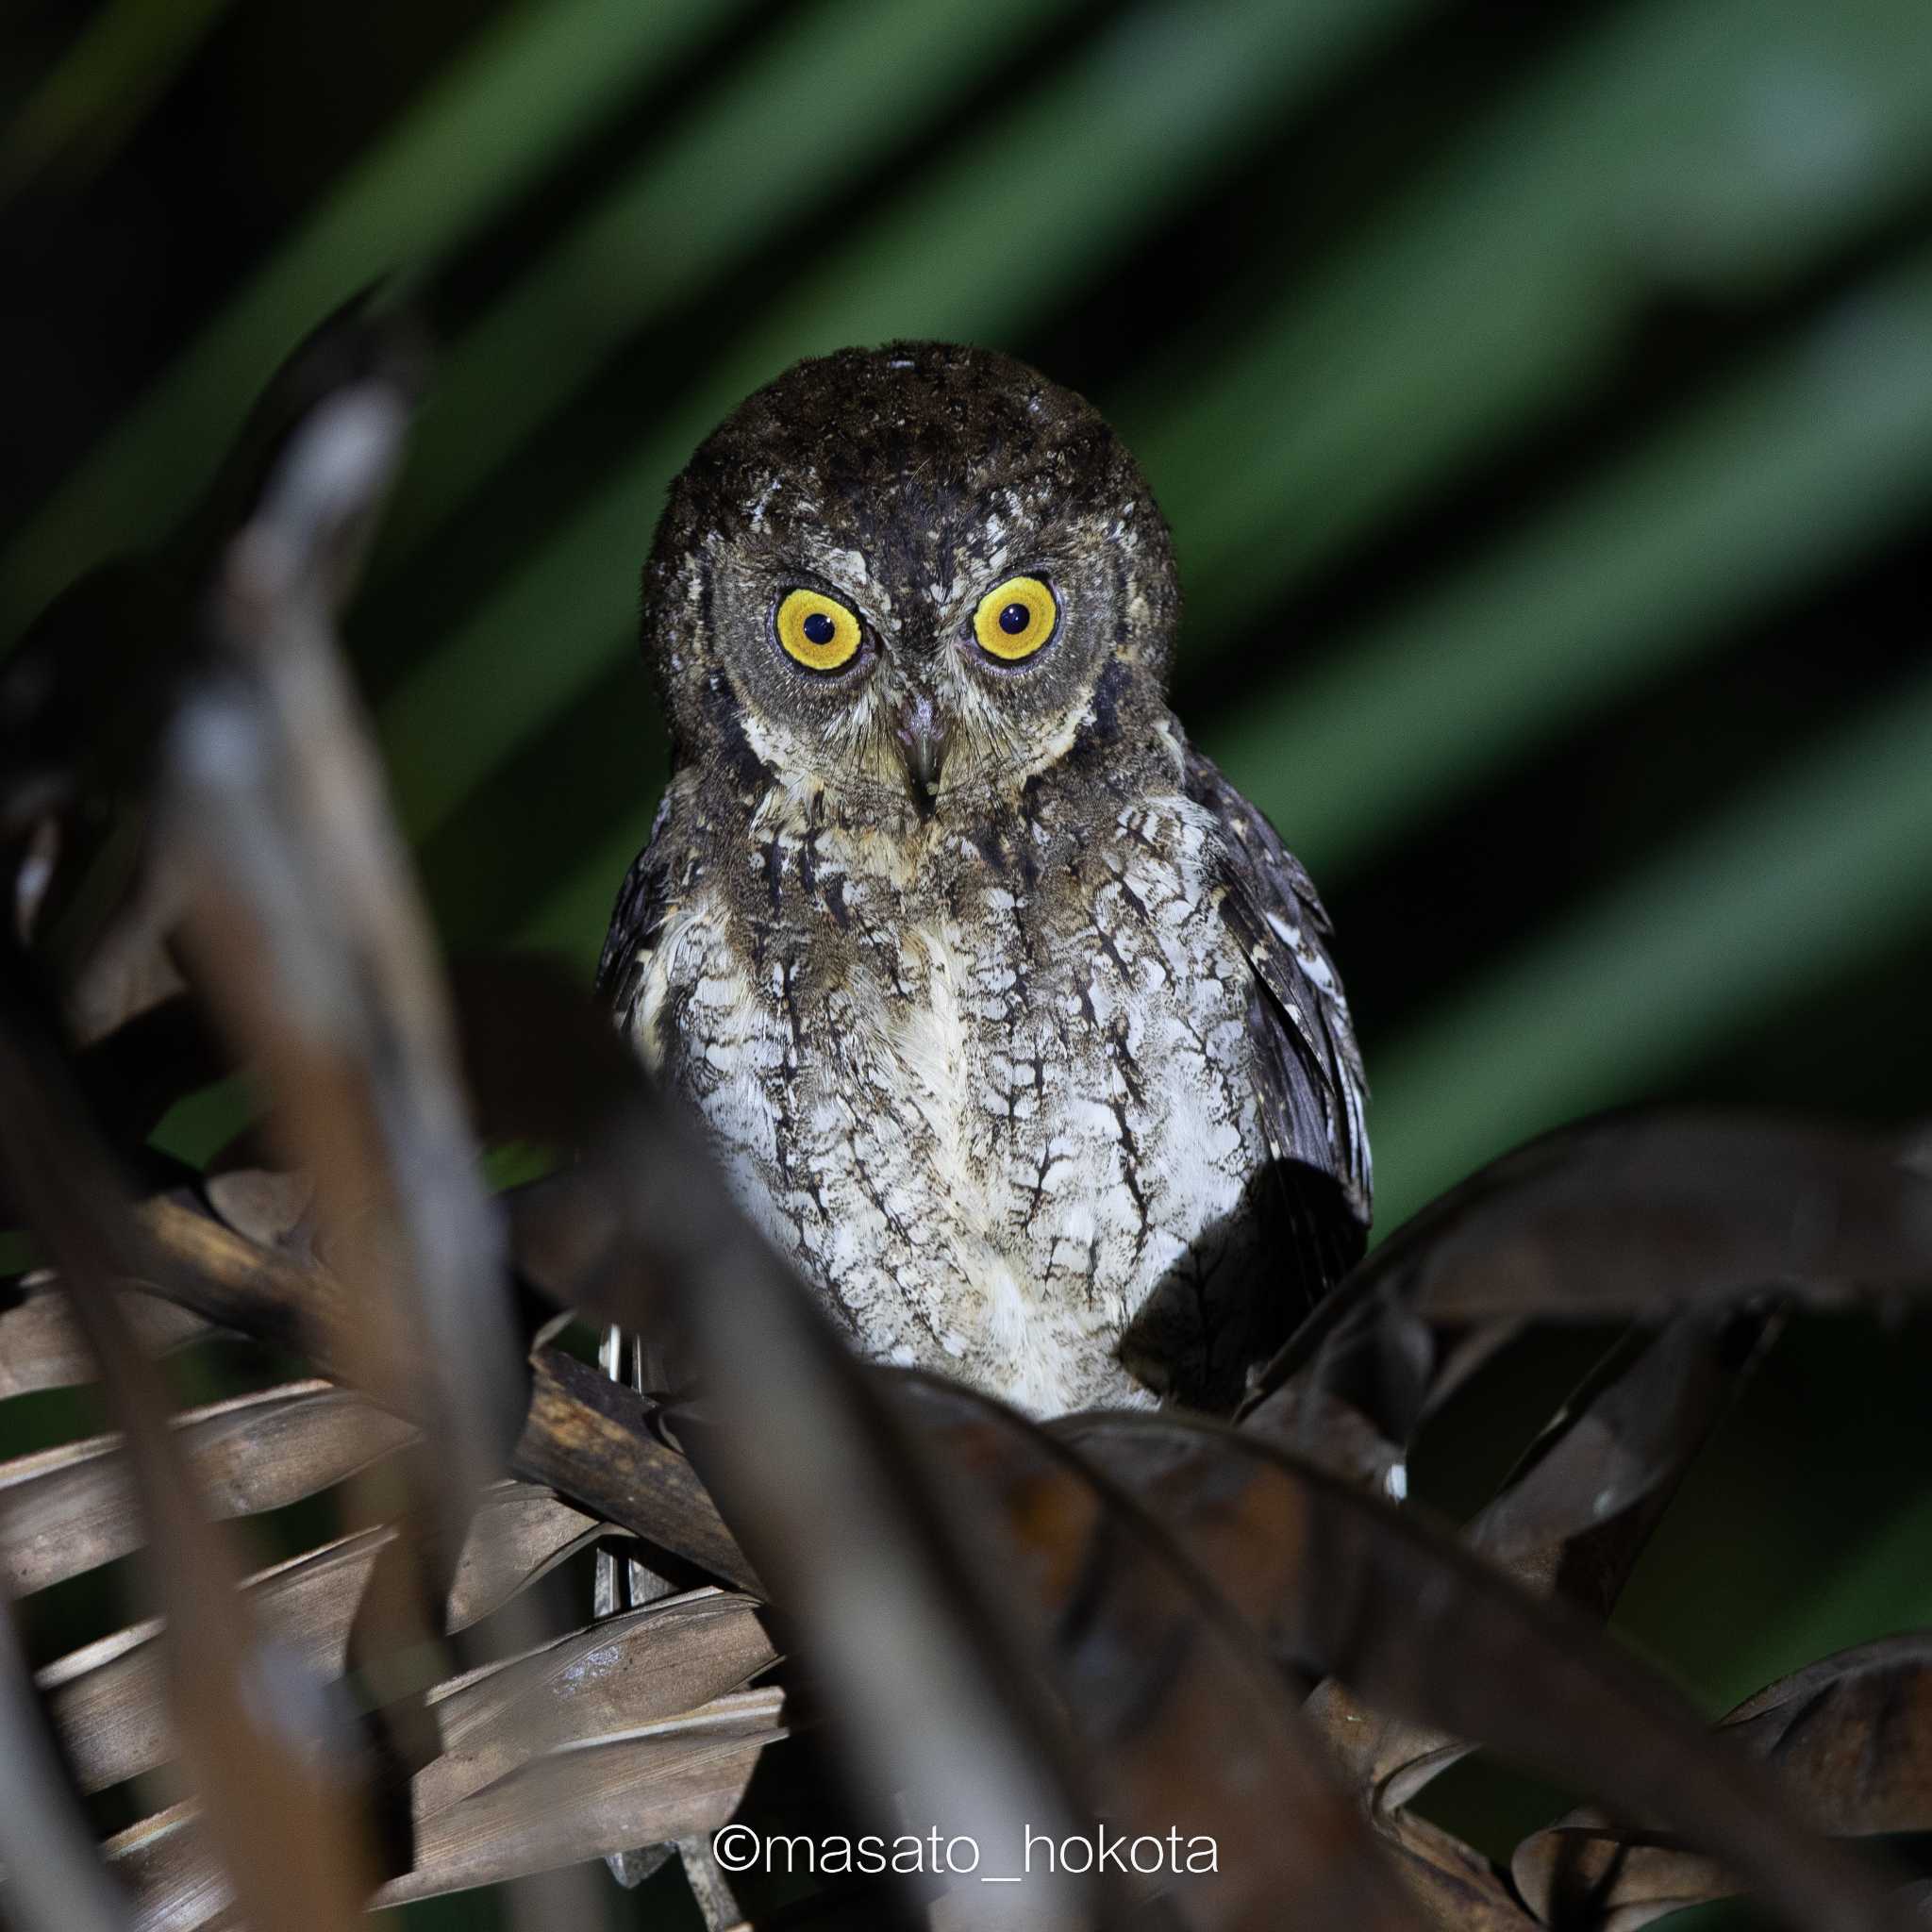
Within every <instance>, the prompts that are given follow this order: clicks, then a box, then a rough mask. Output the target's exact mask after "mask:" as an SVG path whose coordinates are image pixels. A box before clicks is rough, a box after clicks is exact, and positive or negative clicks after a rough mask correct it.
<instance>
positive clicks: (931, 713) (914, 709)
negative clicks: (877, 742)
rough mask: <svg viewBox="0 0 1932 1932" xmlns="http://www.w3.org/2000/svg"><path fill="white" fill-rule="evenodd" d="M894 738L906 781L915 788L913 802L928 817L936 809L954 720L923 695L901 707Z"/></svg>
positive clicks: (921, 813)
mask: <svg viewBox="0 0 1932 1932" xmlns="http://www.w3.org/2000/svg"><path fill="white" fill-rule="evenodd" d="M892 736H893V738H894V739H895V740H896V741H897V742H898V746H899V756H900V758H902V759H903V760H904V761H905V765H906V782H907V784H908V786H909V787H910V788H911V791H912V802H913V804H914V805H916V806H917V807H918V808H919V811H920V815H921V816H922V817H924V816H925V815H926V814H927V813H929V812H930V811H931V810H932V807H933V794H934V793H935V792H936V791H938V790H939V782H940V773H941V770H943V769H944V766H945V762H946V750H947V747H948V746H949V745H951V743H952V741H953V721H952V720H951V719H950V718H948V717H947V716H946V715H945V714H944V712H942V711H941V710H940V709H939V708H938V707H937V706H936V705H935V704H934V703H933V701H932V699H931V698H930V697H927V696H925V695H924V694H923V693H922V694H921V695H920V696H918V697H909V698H908V699H907V700H906V702H905V703H904V704H903V705H901V706H900V708H899V722H898V724H896V725H895V726H894V727H893V731H892Z"/></svg>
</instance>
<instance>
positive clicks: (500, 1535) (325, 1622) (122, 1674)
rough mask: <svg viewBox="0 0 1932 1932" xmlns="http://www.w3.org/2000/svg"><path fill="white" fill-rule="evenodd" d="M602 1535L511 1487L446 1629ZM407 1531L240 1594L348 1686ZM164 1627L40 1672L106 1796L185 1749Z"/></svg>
mask: <svg viewBox="0 0 1932 1932" xmlns="http://www.w3.org/2000/svg"><path fill="white" fill-rule="evenodd" d="M602 1533H603V1525H601V1524H598V1523H597V1522H595V1521H594V1520H593V1519H591V1518H590V1517H586V1516H584V1515H583V1514H582V1513H581V1512H579V1511H577V1510H575V1509H573V1508H571V1507H569V1506H568V1505H567V1504H564V1503H561V1502H559V1501H558V1499H557V1498H556V1497H555V1496H553V1495H551V1494H550V1492H549V1491H544V1490H540V1489H534V1488H532V1487H530V1486H528V1485H525V1484H520V1483H505V1484H501V1485H498V1486H496V1487H494V1488H493V1489H492V1490H491V1491H487V1492H486V1498H485V1502H484V1505H483V1507H482V1508H481V1509H479V1510H478V1512H477V1514H476V1517H475V1521H474V1523H473V1524H472V1526H471V1531H470V1535H469V1539H468V1541H467V1542H466V1544H465V1547H464V1552H463V1556H462V1558H461V1559H460V1561H459V1562H458V1569H457V1577H456V1582H455V1586H454V1587H453V1589H452V1591H451V1592H450V1596H449V1599H448V1602H447V1606H446V1609H445V1616H444V1627H445V1628H446V1629H449V1630H459V1629H464V1628H467V1627H468V1626H469V1625H470V1624H475V1623H478V1622H480V1621H481V1620H482V1619H483V1618H484V1617H486V1616H488V1615H490V1613H491V1611H493V1610H495V1609H498V1608H500V1607H502V1606H503V1605H504V1604H506V1603H508V1601H509V1600H510V1599H511V1598H512V1597H514V1596H515V1595H516V1594H517V1593H518V1592H519V1591H522V1590H523V1589H525V1587H526V1586H527V1585H528V1584H530V1583H532V1582H534V1581H535V1580H536V1579H537V1578H538V1577H539V1576H541V1575H543V1574H545V1573H547V1572H548V1571H550V1570H552V1569H554V1568H555V1567H556V1566H557V1565H558V1563H559V1562H561V1561H563V1559H564V1558H565V1557H569V1556H571V1555H573V1554H575V1552H576V1551H577V1550H580V1549H583V1548H585V1547H586V1546H587V1545H588V1544H589V1543H590V1542H591V1541H593V1540H594V1539H595V1538H596V1537H597V1536H598V1535H600V1534H602ZM398 1534H399V1531H398V1530H397V1528H396V1527H395V1525H393V1524H384V1525H382V1526H380V1527H378V1528H375V1529H365V1530H359V1531H358V1532H357V1533H356V1534H354V1535H352V1536H345V1537H341V1538H339V1539H338V1540H337V1541H334V1542H332V1543H326V1544H325V1545H324V1546H323V1547H322V1548H320V1549H317V1550H310V1551H308V1552H306V1553H305V1554H304V1555H302V1556H299V1557H291V1558H289V1560H288V1561H286V1562H283V1563H276V1564H275V1565H273V1566H272V1567H270V1568H269V1569H267V1570H264V1571H262V1572H260V1573H259V1574H258V1575H256V1576H254V1577H251V1578H250V1579H249V1580H248V1582H247V1583H246V1584H245V1585H244V1586H243V1592H244V1594H245V1595H246V1597H247V1598H248V1600H249V1604H250V1607H251V1608H252V1610H253V1613H254V1615H255V1617H256V1619H257V1620H258V1622H259V1624H261V1626H262V1627H263V1628H264V1629H265V1630H266V1631H268V1632H269V1633H271V1634H272V1635H273V1636H274V1638H275V1640H276V1641H278V1642H279V1643H280V1644H281V1645H282V1646H284V1647H285V1648H286V1650H287V1651H289V1652H290V1653H291V1654H292V1655H293V1656H295V1657H299V1658H300V1659H301V1660H302V1662H303V1663H304V1664H305V1665H306V1666H308V1668H309V1669H310V1670H312V1671H314V1672H316V1673H318V1674H321V1675H323V1676H324V1677H336V1676H340V1675H341V1673H342V1671H343V1668H344V1666H345V1664H346V1662H347V1657H348V1647H349V1638H350V1632H351V1629H352V1627H353V1625H354V1623H355V1620H356V1615H357V1611H358V1608H359V1607H360V1606H361V1602H362V1598H363V1594H364V1591H366V1590H367V1588H368V1584H369V1579H370V1576H371V1574H372V1573H373V1572H374V1570H375V1563H376V1559H377V1557H379V1556H380V1555H381V1554H382V1552H383V1550H384V1549H386V1548H387V1547H389V1546H390V1545H391V1544H392V1543H393V1542H394V1541H395V1540H396V1538H397V1536H398ZM164 1633H165V1624H163V1622H162V1620H160V1619H159V1618H150V1619H149V1620H147V1621H146V1622H144V1623H141V1624H131V1625H130V1626H129V1627H128V1628H126V1629H125V1630H118V1631H115V1632H113V1633H112V1634H111V1635H109V1636H107V1637H103V1638H99V1639H97V1640H96V1641H94V1642H92V1643H89V1644H85V1645H83V1646H82V1647H81V1648H80V1649H79V1650H75V1651H71V1652H70V1653H69V1654H68V1655H67V1656H65V1657H59V1658H57V1659H56V1660H55V1661H54V1662H53V1663H51V1664H48V1665H47V1666H46V1667H45V1668H44V1669H43V1670H42V1671H40V1672H39V1673H38V1674H37V1676H36V1681H37V1683H38V1685H39V1687H40V1690H41V1691H42V1695H43V1697H44V1698H45V1699H46V1703H47V1707H48V1712H49V1715H50V1716H51V1717H52V1719H53V1722H54V1725H55V1728H56V1730H57V1732H58V1735H59V1738H60V1740H61V1743H62V1745H63V1746H64V1748H65V1750H66V1753H67V1757H68V1761H69V1763H70V1764H71V1765H72V1766H73V1769H74V1774H75V1777H76V1778H77V1779H78V1780H79V1782H80V1783H81V1785H82V1786H83V1788H84V1789H87V1790H101V1789H103V1788H104V1787H106V1786H108V1785H112V1784H118V1783H120V1782H121V1781H122V1780H123V1779H124V1778H129V1777H133V1776H135V1775H136V1774H139V1773H141V1772H143V1771H152V1770H154V1769H156V1768H157V1767H158V1766H159V1765H162V1764H166V1763H169V1762H171V1761H172V1760H173V1759H174V1757H175V1755H176V1752H177V1749H178V1745H177V1741H176V1739H175V1731H174V1722H173V1720H172V1719H171V1716H170V1705H169V1699H168V1697H167V1695H166V1687H165V1671H164V1668H163V1658H162V1639H163V1636H164Z"/></svg>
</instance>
